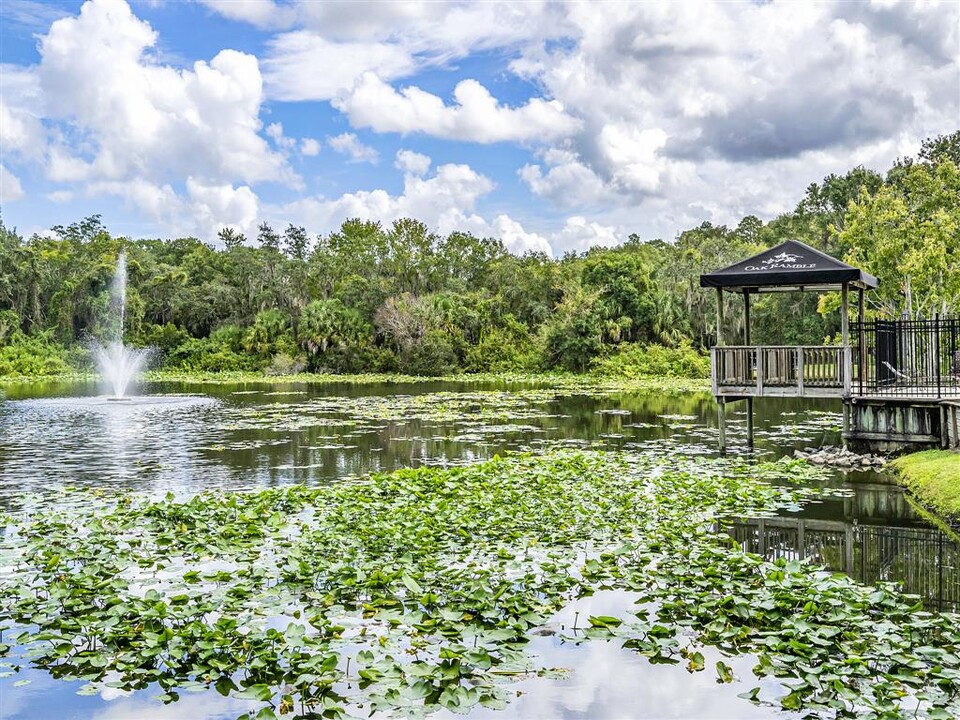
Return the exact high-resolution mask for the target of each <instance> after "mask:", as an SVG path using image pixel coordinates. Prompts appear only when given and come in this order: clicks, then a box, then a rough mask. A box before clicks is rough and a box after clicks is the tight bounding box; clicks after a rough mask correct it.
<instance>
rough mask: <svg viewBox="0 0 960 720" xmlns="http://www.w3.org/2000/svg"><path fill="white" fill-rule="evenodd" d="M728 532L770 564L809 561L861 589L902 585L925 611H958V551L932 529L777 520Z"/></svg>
mask: <svg viewBox="0 0 960 720" xmlns="http://www.w3.org/2000/svg"><path fill="white" fill-rule="evenodd" d="M726 530H727V532H728V533H729V534H730V535H731V536H733V537H734V538H735V539H736V540H737V541H738V542H739V543H740V544H741V546H742V547H743V549H744V550H747V551H749V552H754V553H758V554H760V555H763V556H764V557H765V558H767V559H768V560H775V559H777V558H779V557H786V558H788V559H800V560H803V559H809V560H811V561H813V562H815V563H817V564H820V565H823V566H824V567H826V568H828V569H830V570H836V571H839V572H844V573H846V574H847V575H850V576H851V577H853V578H854V579H856V580H859V581H860V582H862V583H866V584H870V583H875V582H877V581H880V580H886V581H896V582H900V583H902V584H903V589H904V590H905V591H906V592H908V593H915V594H917V595H920V596H921V597H923V599H924V601H925V604H926V606H927V608H928V609H936V610H950V611H954V612H955V611H957V610H958V609H960V548H958V547H957V544H956V543H955V542H953V540H951V539H950V538H949V537H947V536H946V535H944V534H943V533H942V532H941V531H940V530H937V529H935V528H921V527H881V526H870V525H858V524H856V523H844V522H835V521H834V522H830V521H816V520H804V519H802V518H786V517H777V518H768V519H765V520H745V521H739V522H733V523H729V524H728V525H727V526H726Z"/></svg>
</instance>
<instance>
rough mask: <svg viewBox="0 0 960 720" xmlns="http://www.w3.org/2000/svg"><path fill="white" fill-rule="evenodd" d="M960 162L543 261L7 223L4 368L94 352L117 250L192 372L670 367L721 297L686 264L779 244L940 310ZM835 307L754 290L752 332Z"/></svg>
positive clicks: (829, 319) (39, 369)
mask: <svg viewBox="0 0 960 720" xmlns="http://www.w3.org/2000/svg"><path fill="white" fill-rule="evenodd" d="M958 162H960V132H957V133H954V134H952V135H948V136H940V137H937V138H933V139H930V140H928V141H926V142H925V143H924V144H923V146H922V148H921V151H920V153H919V154H918V156H917V157H916V158H901V159H899V160H897V161H896V162H895V163H894V164H893V166H892V167H891V168H890V169H889V170H888V171H887V172H886V173H885V174H880V173H877V172H874V171H872V170H868V169H864V168H863V167H856V168H854V169H852V170H850V171H849V172H847V173H846V174H843V175H829V176H828V177H826V178H824V179H823V180H822V181H821V182H815V183H812V184H810V185H809V186H808V187H807V188H806V191H805V193H804V195H803V197H802V199H801V200H800V202H799V203H798V205H797V207H796V208H795V209H794V210H793V211H791V212H788V213H784V214H783V215H781V216H779V217H777V218H775V219H773V220H771V221H770V222H766V223H764V222H762V221H760V220H759V219H758V218H756V217H754V216H747V217H745V218H743V219H742V220H741V221H740V222H739V223H738V224H737V225H736V226H735V227H725V226H720V225H712V224H710V223H704V224H702V225H700V226H699V227H696V228H692V229H690V230H686V231H684V232H681V233H680V234H679V235H678V236H677V237H676V238H675V239H674V241H672V242H666V241H663V240H643V239H641V238H640V237H639V236H637V235H631V236H630V237H629V240H628V241H627V242H625V243H624V244H622V245H620V246H618V247H615V248H592V249H590V250H588V251H586V252H584V253H568V254H566V255H564V256H562V257H559V258H555V259H554V258H551V257H548V256H547V255H544V254H542V253H527V254H524V255H520V256H518V255H514V254H511V253H509V252H507V250H506V249H505V247H504V245H503V244H502V243H501V242H500V241H499V240H497V239H496V238H480V237H476V236H474V235H472V234H470V233H464V232H453V233H451V234H449V235H446V236H440V235H437V234H436V233H434V232H431V230H430V229H429V228H428V227H427V226H426V225H424V223H422V222H419V221H417V220H414V219H403V220H398V221H396V222H394V223H392V224H391V225H389V226H384V225H382V224H380V223H376V222H370V221H364V220H360V219H353V220H348V221H346V222H344V223H343V225H342V226H341V227H340V228H339V229H338V230H337V231H335V232H331V233H330V234H328V235H323V236H319V237H316V238H311V237H310V236H309V235H308V234H307V232H306V230H305V229H304V228H302V227H298V226H295V225H292V224H291V225H288V226H287V227H286V228H285V229H282V230H281V229H274V228H273V227H271V226H270V225H269V224H268V223H262V224H261V225H260V226H259V229H258V232H257V234H256V237H253V238H246V237H244V236H243V235H241V234H239V233H237V232H235V231H233V230H231V229H229V228H227V229H224V230H223V231H221V233H220V237H219V240H220V242H218V243H217V244H216V245H211V244H207V243H204V242H201V241H200V240H198V239H196V238H176V239H129V238H124V237H117V236H114V235H112V234H111V233H110V232H109V231H108V229H107V228H106V227H104V225H103V223H102V222H101V219H100V217H99V216H92V217H89V218H86V219H84V220H82V221H79V222H76V223H73V224H71V225H68V226H65V227H64V226H55V227H53V228H52V229H51V232H49V233H46V234H44V235H34V236H32V237H29V238H24V237H22V236H20V235H19V234H18V233H17V232H16V231H15V229H10V228H7V227H6V226H4V225H2V224H0V374H8V375H9V374H43V373H51V372H61V371H64V370H66V369H68V368H69V367H71V366H74V367H80V366H83V364H84V363H85V362H88V360H87V355H88V353H87V352H86V350H85V347H86V344H87V343H88V341H89V340H90V339H96V338H99V337H101V336H103V335H104V333H105V332H106V328H107V324H108V315H109V304H110V298H109V285H110V280H111V277H112V274H113V272H114V267H115V264H116V260H117V256H118V254H119V252H120V251H121V250H123V251H125V252H126V254H127V265H128V272H129V279H128V295H127V312H126V325H125V328H124V330H125V337H126V339H127V342H129V343H132V344H135V345H141V346H153V347H155V348H157V349H158V362H160V363H161V364H162V365H163V366H165V367H169V368H179V369H184V370H197V371H201V370H202V371H221V370H264V369H268V370H272V371H276V372H290V371H295V370H299V369H303V368H305V369H308V370H312V371H320V370H326V371H332V372H367V371H371V372H392V371H399V372H404V373H411V374H445V373H452V372H456V371H467V372H482V371H490V372H504V371H534V370H552V369H563V370H571V371H577V372H583V371H586V370H589V369H590V368H591V367H596V366H597V364H598V363H601V364H602V363H604V362H607V361H609V360H610V358H616V357H631V358H641V359H642V357H643V351H642V349H643V348H646V347H656V348H659V349H661V350H662V349H663V348H667V349H672V350H673V351H674V354H673V355H670V356H669V357H671V358H674V359H675V360H677V362H682V361H684V359H685V358H686V356H688V355H689V354H691V353H693V354H696V352H697V351H699V350H702V349H703V348H706V347H708V346H709V345H710V344H711V343H712V342H713V341H714V339H715V327H714V322H715V321H714V318H715V310H716V307H715V303H716V298H715V296H714V294H713V293H710V292H705V291H703V290H701V289H700V287H699V282H698V280H699V275H700V274H701V273H703V272H709V271H711V270H714V269H717V268H719V267H722V266H724V265H727V264H729V263H732V262H734V261H736V260H738V259H741V258H744V257H747V256H749V255H751V254H753V253H756V252H759V251H760V250H762V249H764V248H766V247H770V246H772V245H776V244H777V243H780V242H782V241H784V240H787V239H798V240H801V241H803V242H806V243H808V244H810V245H812V246H814V247H817V248H819V249H821V250H823V251H825V252H827V253H828V254H831V255H833V256H835V257H840V258H844V259H846V260H847V261H849V262H851V263H853V264H856V265H857V266H859V267H862V268H863V269H865V270H867V271H869V272H871V273H873V274H875V275H877V276H878V277H879V278H880V280H881V285H880V288H879V289H878V290H876V291H874V292H871V293H870V294H869V296H868V301H869V310H868V317H899V316H902V315H905V314H906V315H909V316H912V317H921V316H927V315H932V314H933V313H951V312H955V311H956V309H957V308H958V307H960V262H958V257H960V255H958V252H960V168H958ZM731 302H733V301H731ZM837 304H838V302H837V300H836V298H835V297H833V296H831V295H825V296H821V297H819V298H818V297H816V296H811V295H800V294H789V295H779V294H771V295H764V296H761V297H760V298H759V299H758V300H757V301H756V303H755V304H754V307H753V312H752V313H751V315H752V318H751V319H752V322H753V330H752V337H753V339H754V341H755V342H759V343H783V344H791V343H819V342H823V341H824V339H829V338H833V337H835V335H836V334H837V332H838V330H839V317H838V315H837V313H836V312H832V311H833V310H835V308H836V306H837ZM726 317H727V319H728V322H729V323H730V327H728V328H725V333H728V337H733V336H734V334H736V333H739V332H741V331H742V326H741V323H742V317H741V315H740V313H739V312H738V309H737V308H736V307H734V306H733V305H731V308H730V310H729V312H727V313H726ZM625 353H626V355H625ZM631 353H632V354H631ZM687 359H688V358H687ZM641 361H642V360H641ZM698 367H700V368H702V367H703V366H702V365H699V366H698Z"/></svg>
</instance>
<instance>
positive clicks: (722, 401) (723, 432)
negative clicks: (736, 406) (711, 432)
mask: <svg viewBox="0 0 960 720" xmlns="http://www.w3.org/2000/svg"><path fill="white" fill-rule="evenodd" d="M717 427H718V428H719V429H720V452H721V453H725V452H726V451H727V399H726V398H717Z"/></svg>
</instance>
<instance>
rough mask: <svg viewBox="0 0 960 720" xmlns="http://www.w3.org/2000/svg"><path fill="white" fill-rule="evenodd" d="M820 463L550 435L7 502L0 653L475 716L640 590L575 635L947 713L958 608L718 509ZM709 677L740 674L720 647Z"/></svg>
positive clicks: (183, 686) (310, 699)
mask: <svg viewBox="0 0 960 720" xmlns="http://www.w3.org/2000/svg"><path fill="white" fill-rule="evenodd" d="M818 473H820V471H819V470H817V469H815V468H812V467H811V466H809V465H807V464H805V463H802V462H799V461H793V460H784V461H781V462H777V463H764V464H759V465H747V464H745V463H739V462H736V461H726V460H720V459H716V460H709V459H704V458H686V457H682V456H674V457H672V458H670V461H669V464H668V465H667V464H665V463H664V462H663V460H662V458H658V457H657V456H656V455H655V454H654V453H647V454H633V455H624V454H616V453H612V452H589V451H576V450H553V451H550V452H541V453H539V454H538V455H519V456H512V457H508V458H505V459H504V458H495V459H494V460H491V461H488V462H483V463H478V464H474V465H469V466H466V467H458V468H447V469H437V468H420V469H415V470H414V469H407V470H400V471H396V472H393V473H389V474H380V475H374V476H371V477H366V478H361V479H356V480H351V481H344V482H342V483H338V484H335V485H330V486H324V487H317V488H304V487H301V486H289V487H284V488H279V489H268V490H261V491H257V492H249V493H248V492H237V493H213V492H207V493H200V494H198V495H195V496H190V497H187V496H185V497H180V498H178V497H175V496H173V495H168V496H167V497H165V498H158V497H147V496H131V495H129V494H108V493H103V492H97V491H78V492H75V493H71V494H69V496H68V501H67V502H65V503H64V504H61V505H59V506H57V507H47V506H38V507H35V508H33V509H30V510H26V511H23V512H20V513H17V514H15V515H9V516H7V517H6V518H5V522H4V525H5V526H6V527H5V530H4V533H3V535H2V539H0V558H2V560H0V562H2V564H0V624H2V625H4V626H5V630H4V632H3V635H2V638H0V642H2V643H5V644H4V645H0V652H2V653H3V654H7V655H8V656H9V657H8V659H7V663H8V664H9V666H10V667H11V668H12V669H13V668H16V667H17V666H19V665H21V664H23V663H30V664H32V665H33V666H36V667H39V668H43V669H46V670H48V671H49V672H50V673H51V674H52V675H53V676H54V677H58V678H82V679H85V680H87V681H88V682H89V683H90V684H89V686H88V687H89V691H90V692H99V691H101V690H103V689H104V688H112V689H114V690H122V691H126V690H134V689H145V688H158V690H157V692H158V693H159V694H160V697H161V699H162V700H163V701H165V702H174V701H176V700H177V699H178V697H179V696H180V694H181V693H183V692H192V691H204V690H206V689H208V688H214V689H215V690H216V691H217V692H219V693H221V694H223V695H233V696H237V697H243V698H249V699H254V700H257V701H260V702H261V703H262V704H263V710H262V712H260V713H259V714H258V715H257V717H258V718H272V717H276V716H284V715H290V714H294V715H296V716H297V717H332V718H335V717H344V716H347V715H361V716H366V715H368V714H369V713H370V712H371V711H380V712H382V713H384V714H398V715H403V716H416V715H419V714H427V713H430V712H432V711H434V710H436V709H438V708H447V709H451V710H455V711H457V712H465V711H467V710H469V709H470V708H471V707H474V706H477V705H481V706H484V707H487V708H502V707H504V706H505V704H506V703H507V702H508V700H509V698H510V695H511V693H510V686H509V684H508V681H509V680H510V679H511V678H517V677H524V676H527V675H529V674H535V673H537V672H538V671H542V672H545V673H546V674H548V675H549V674H550V673H552V672H555V670H554V669H551V668H541V667H539V666H538V663H537V659H536V658H535V657H532V656H530V655H528V654H527V653H526V652H525V650H524V648H525V646H526V644H527V642H528V639H529V637H530V635H531V633H532V632H533V631H535V630H536V629H537V628H539V627H541V626H542V625H543V624H544V623H545V621H546V620H547V619H548V618H549V617H550V616H551V615H552V614H553V613H554V612H556V611H557V610H558V609H559V608H561V607H563V606H564V605H565V604H567V603H568V602H569V601H570V600H571V599H574V598H576V597H578V596H583V595H588V594H591V593H595V592H597V591H600V590H604V589H610V588H617V589H625V590H629V591H633V592H636V593H637V599H638V605H637V614H636V616H632V617H625V618H622V617H607V616H600V617H592V618H589V619H588V620H586V621H585V622H584V624H585V625H586V626H587V629H586V630H585V634H586V636H587V637H588V638H593V639H612V638H616V639H618V640H620V641H622V642H624V643H625V645H626V646H627V647H630V648H633V649H635V650H636V651H638V652H640V653H642V654H644V655H646V656H647V657H649V658H650V660H651V661H653V662H667V663H674V662H684V661H685V662H686V663H687V667H688V669H689V670H690V671H691V672H697V671H703V670H705V668H706V665H705V663H704V662H703V660H702V658H703V654H702V653H701V652H700V651H699V650H698V648H702V647H703V646H704V645H710V646H713V647H716V648H719V649H720V650H721V651H722V652H724V653H727V654H736V653H753V654H756V655H757V657H758V658H759V663H758V665H757V669H756V674H757V675H758V676H764V675H772V676H774V677H776V678H779V679H781V680H782V681H783V683H784V685H785V688H784V692H783V695H782V696H781V697H777V698H767V697H764V696H762V695H761V694H760V693H759V691H755V690H748V692H746V693H745V694H744V695H745V696H746V697H747V699H748V700H750V701H754V702H766V703H774V704H776V705H778V706H782V707H785V708H788V709H805V710H810V711H812V712H819V711H821V710H823V709H824V708H829V712H830V713H831V714H836V715H839V716H850V717H852V716H858V717H870V716H873V717H894V716H897V714H898V713H899V710H900V708H901V707H902V706H903V705H902V703H903V702H904V698H908V699H909V700H910V701H911V702H912V703H913V705H911V706H910V708H911V712H912V711H913V707H915V706H916V707H917V710H918V716H926V717H931V718H936V717H947V716H952V715H953V714H955V713H956V711H957V710H958V709H960V707H958V706H957V700H956V695H957V691H958V690H960V684H958V683H960V658H958V657H957V655H956V654H955V646H956V645H957V644H960V628H958V627H957V623H956V618H955V617H954V616H951V615H939V614H930V613H924V612H922V611H921V609H920V608H919V607H918V605H917V603H916V600H915V598H911V597H907V596H903V595H902V594H900V593H899V592H898V591H897V590H896V589H895V588H894V587H892V586H888V585H884V586H878V587H863V586H860V585H858V584H856V583H854V582H853V581H851V580H847V579H844V578H841V577H839V576H833V575H828V574H825V573H822V572H819V571H818V570H817V569H816V568H813V567H810V566H808V565H804V564H800V563H785V562H782V561H781V562H777V563H770V562H766V561H765V560H763V559H762V558H760V557H757V556H754V555H749V554H747V553H744V552H742V551H740V550H739V548H737V547H735V546H732V545H731V542H732V541H731V539H730V537H729V536H728V535H726V534H725V533H724V532H723V530H722V519H723V518H724V517H739V516H743V515H758V514H763V513H771V512H773V511H775V510H776V509H777V508H783V507H792V506H796V505H797V504H798V503H800V502H802V501H804V499H807V498H811V497H814V496H815V495H816V491H813V490H811V489H809V488H806V487H804V486H803V485H802V483H797V484H793V485H790V484H789V483H790V482H791V481H792V482H794V483H796V481H797V480H801V481H802V480H804V479H810V478H811V477H814V476H817V474H818ZM756 475H762V476H764V477H765V478H767V479H768V480H774V481H776V480H782V481H783V484H782V485H780V486H778V485H774V484H770V483H768V482H764V481H762V480H758V479H755V477H754V476H756ZM571 639H573V640H576V641H581V640H582V639H583V635H578V636H576V637H575V638H571ZM710 671H711V672H715V673H716V674H717V679H718V681H721V682H731V681H736V680H737V678H736V677H734V675H733V671H732V670H731V669H730V667H729V666H728V665H727V664H725V663H723V662H718V663H716V664H715V666H714V667H711V668H710ZM742 680H748V679H747V678H742ZM918 703H919V705H918ZM944 713H946V714H944Z"/></svg>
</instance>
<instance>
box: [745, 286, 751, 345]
mask: <svg viewBox="0 0 960 720" xmlns="http://www.w3.org/2000/svg"><path fill="white" fill-rule="evenodd" d="M743 344H744V345H749V344H750V293H749V292H747V291H746V290H744V291H743Z"/></svg>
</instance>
